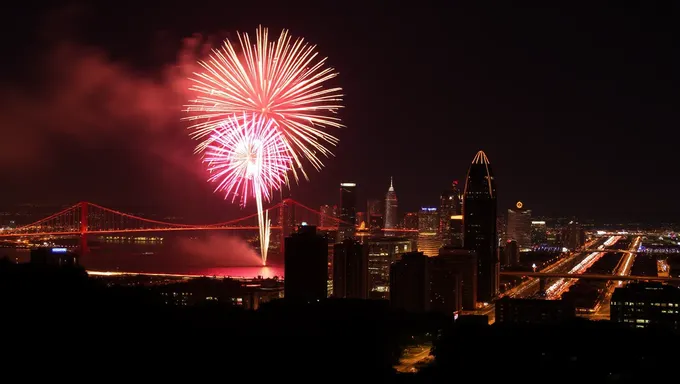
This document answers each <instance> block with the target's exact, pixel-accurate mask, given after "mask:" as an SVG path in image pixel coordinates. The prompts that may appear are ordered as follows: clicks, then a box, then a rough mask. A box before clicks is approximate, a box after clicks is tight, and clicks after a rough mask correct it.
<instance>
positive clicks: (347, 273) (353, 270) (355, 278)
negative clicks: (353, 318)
mask: <svg viewBox="0 0 680 384" xmlns="http://www.w3.org/2000/svg"><path fill="white" fill-rule="evenodd" d="M333 296H334V297H341V298H352V299H367V298H368V246H367V245H366V244H360V243H359V242H357V241H355V240H351V239H345V240H344V241H343V242H342V243H337V244H335V246H334V250H333Z"/></svg>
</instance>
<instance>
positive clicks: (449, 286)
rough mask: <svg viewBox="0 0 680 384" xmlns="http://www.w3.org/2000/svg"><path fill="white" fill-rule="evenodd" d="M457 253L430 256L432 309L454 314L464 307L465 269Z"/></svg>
mask: <svg viewBox="0 0 680 384" xmlns="http://www.w3.org/2000/svg"><path fill="white" fill-rule="evenodd" d="M459 261H460V260H458V258H457V257H456V256H455V255H442V256H435V257H431V258H430V310H431V311H432V312H439V313H443V314H446V315H453V314H455V313H456V312H459V311H460V310H461V309H463V269H462V268H460V264H459Z"/></svg>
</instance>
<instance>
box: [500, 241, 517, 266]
mask: <svg viewBox="0 0 680 384" xmlns="http://www.w3.org/2000/svg"><path fill="white" fill-rule="evenodd" d="M511 265H519V245H517V241H515V240H508V241H506V242H505V246H504V247H503V266H505V267H508V266H511Z"/></svg>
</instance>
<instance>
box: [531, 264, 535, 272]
mask: <svg viewBox="0 0 680 384" xmlns="http://www.w3.org/2000/svg"><path fill="white" fill-rule="evenodd" d="M531 269H533V270H534V272H536V263H533V264H531Z"/></svg>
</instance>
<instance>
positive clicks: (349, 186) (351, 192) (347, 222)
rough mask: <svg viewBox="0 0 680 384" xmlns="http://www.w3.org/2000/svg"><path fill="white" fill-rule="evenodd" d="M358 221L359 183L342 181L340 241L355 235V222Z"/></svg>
mask: <svg viewBox="0 0 680 384" xmlns="http://www.w3.org/2000/svg"><path fill="white" fill-rule="evenodd" d="M356 221H357V185H356V184H355V183H340V223H339V224H338V242H341V241H342V240H344V239H347V238H352V236H354V223H355V222H356Z"/></svg>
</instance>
